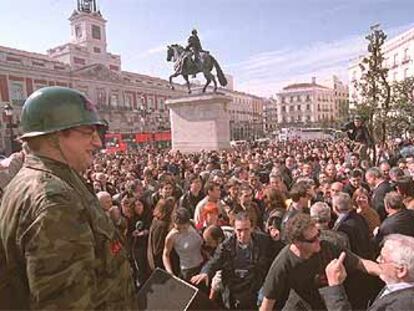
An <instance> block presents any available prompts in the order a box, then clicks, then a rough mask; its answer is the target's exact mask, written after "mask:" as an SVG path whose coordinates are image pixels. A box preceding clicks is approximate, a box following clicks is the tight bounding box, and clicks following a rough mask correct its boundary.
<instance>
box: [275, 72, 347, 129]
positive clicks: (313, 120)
mask: <svg viewBox="0 0 414 311" xmlns="http://www.w3.org/2000/svg"><path fill="white" fill-rule="evenodd" d="M326 84H328V85H322V84H319V83H317V82H316V78H315V77H314V78H312V82H311V83H295V84H291V85H288V86H286V87H284V88H283V89H282V91H280V92H279V93H277V94H276V98H277V118H278V123H279V125H280V127H310V126H328V125H329V126H335V125H337V124H339V123H341V122H343V120H345V118H346V116H347V110H348V109H347V100H348V88H347V86H346V85H345V84H344V83H342V82H341V81H340V80H339V79H338V78H337V77H336V76H333V77H332V79H330V80H329V81H328V83H326Z"/></svg>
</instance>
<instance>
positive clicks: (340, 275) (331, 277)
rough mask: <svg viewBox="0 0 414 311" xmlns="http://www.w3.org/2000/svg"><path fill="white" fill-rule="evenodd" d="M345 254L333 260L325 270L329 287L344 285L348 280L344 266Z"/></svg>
mask: <svg viewBox="0 0 414 311" xmlns="http://www.w3.org/2000/svg"><path fill="white" fill-rule="evenodd" d="M345 256H346V254H345V252H342V253H341V254H340V255H339V258H335V259H333V260H332V261H331V262H330V263H329V264H328V265H327V266H326V268H325V273H326V277H327V279H328V284H329V286H335V285H339V284H342V283H343V282H344V281H345V279H346V276H347V274H346V269H345V266H344V260H345Z"/></svg>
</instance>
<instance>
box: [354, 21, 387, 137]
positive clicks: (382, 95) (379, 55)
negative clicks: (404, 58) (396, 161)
mask: <svg viewBox="0 0 414 311" xmlns="http://www.w3.org/2000/svg"><path fill="white" fill-rule="evenodd" d="M386 38H387V35H386V34H385V33H384V31H383V30H381V29H380V28H379V25H376V26H373V27H371V33H370V34H368V35H367V36H366V39H367V40H368V42H369V43H368V55H367V56H366V57H364V58H363V59H362V61H361V63H360V64H359V67H360V69H361V72H362V76H361V79H360V80H359V81H357V82H356V84H355V86H356V89H357V91H358V93H359V100H358V102H357V103H356V111H355V112H356V113H357V114H359V115H362V116H363V117H364V118H365V119H366V120H367V121H368V128H369V130H370V132H371V133H372V134H373V136H374V140H375V141H380V142H382V143H384V142H385V140H386V138H387V130H388V128H387V123H388V122H389V121H390V116H391V115H392V114H391V107H390V103H391V87H390V84H389V83H388V81H387V76H388V69H387V68H385V67H384V65H383V63H384V55H383V52H382V46H383V45H384V42H385V40H386Z"/></svg>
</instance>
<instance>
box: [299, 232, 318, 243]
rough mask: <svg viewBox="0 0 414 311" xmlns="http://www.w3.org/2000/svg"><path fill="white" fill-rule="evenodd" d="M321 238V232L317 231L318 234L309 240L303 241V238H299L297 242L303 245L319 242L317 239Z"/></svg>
mask: <svg viewBox="0 0 414 311" xmlns="http://www.w3.org/2000/svg"><path fill="white" fill-rule="evenodd" d="M320 237H321V232H320V231H319V230H318V233H317V234H316V235H315V236H314V237H313V238H310V239H305V238H304V237H301V238H299V239H298V241H299V242H303V243H315V242H316V241H318V240H319V238H320Z"/></svg>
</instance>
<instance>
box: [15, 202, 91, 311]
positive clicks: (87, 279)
mask: <svg viewBox="0 0 414 311" xmlns="http://www.w3.org/2000/svg"><path fill="white" fill-rule="evenodd" d="M56 197H57V198H53V200H51V199H50V198H48V199H46V202H45V203H42V208H41V209H38V211H39V212H38V215H37V217H36V218H35V220H34V222H33V223H32V224H31V226H30V227H29V228H28V229H27V230H26V231H25V232H24V233H23V234H22V236H21V240H20V244H21V249H22V252H23V254H24V256H25V259H26V272H27V278H28V283H29V287H30V292H31V296H32V297H31V299H32V306H31V307H32V308H33V309H93V308H94V307H96V306H95V305H94V295H95V294H96V274H95V273H96V272H95V269H94V262H95V252H94V238H93V233H92V231H91V228H90V224H89V222H88V219H87V218H86V211H84V210H83V209H82V207H81V205H80V203H77V202H73V201H70V202H68V201H66V202H65V201H64V198H62V197H59V196H56ZM55 199H56V200H55ZM66 199H67V198H66Z"/></svg>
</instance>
